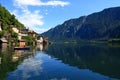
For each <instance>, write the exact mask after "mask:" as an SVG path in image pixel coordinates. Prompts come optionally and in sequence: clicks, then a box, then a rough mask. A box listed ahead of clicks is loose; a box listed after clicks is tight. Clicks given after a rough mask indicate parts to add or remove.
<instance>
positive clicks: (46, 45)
mask: <svg viewBox="0 0 120 80" xmlns="http://www.w3.org/2000/svg"><path fill="white" fill-rule="evenodd" d="M48 46H49V44H42V43H41V44H39V45H37V47H36V48H37V50H40V51H45V50H46V49H47V48H48Z"/></svg>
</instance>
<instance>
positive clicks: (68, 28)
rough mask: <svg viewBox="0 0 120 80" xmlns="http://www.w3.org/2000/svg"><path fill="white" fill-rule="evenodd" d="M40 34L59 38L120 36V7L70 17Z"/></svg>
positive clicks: (50, 37) (106, 37)
mask: <svg viewBox="0 0 120 80" xmlns="http://www.w3.org/2000/svg"><path fill="white" fill-rule="evenodd" d="M42 35H44V36H46V37H48V38H49V39H59V40H60V39H101V38H104V39H109V38H120V7H114V8H108V9H104V10H103V11H101V12H96V13H93V14H90V15H88V16H82V17H79V18H76V19H70V20H68V21H65V22H64V23H63V24H61V25H58V26H56V27H55V28H52V29H50V30H48V31H47V32H45V33H43V34H42Z"/></svg>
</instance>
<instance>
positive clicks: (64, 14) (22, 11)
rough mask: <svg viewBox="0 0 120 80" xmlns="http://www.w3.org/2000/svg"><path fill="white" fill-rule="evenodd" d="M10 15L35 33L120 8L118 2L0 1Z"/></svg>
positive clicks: (95, 0)
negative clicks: (106, 9) (75, 19)
mask: <svg viewBox="0 0 120 80" xmlns="http://www.w3.org/2000/svg"><path fill="white" fill-rule="evenodd" d="M0 4H1V5H2V6H4V7H5V8H6V9H7V10H9V12H10V13H11V14H14V15H15V16H16V18H17V19H18V20H19V21H20V22H21V23H23V24H24V25H25V27H26V28H29V29H30V30H34V31H35V32H37V33H43V32H45V31H47V30H49V29H50V28H54V27H55V26H57V25H59V24H62V23H63V22H64V21H66V20H69V19H73V18H78V17H80V16H85V15H89V14H92V13H94V12H99V11H102V10H103V9H105V8H110V7H118V6H120V0H0Z"/></svg>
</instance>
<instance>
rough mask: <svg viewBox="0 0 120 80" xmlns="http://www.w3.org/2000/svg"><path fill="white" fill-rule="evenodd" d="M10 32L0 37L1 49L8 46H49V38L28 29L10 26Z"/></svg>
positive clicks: (1, 28) (0, 28) (0, 23)
mask: <svg viewBox="0 0 120 80" xmlns="http://www.w3.org/2000/svg"><path fill="white" fill-rule="evenodd" d="M2 31H3V26H2V22H1V21H0V33H2ZM8 31H11V33H10V32H5V33H4V34H3V35H2V36H0V47H7V46H14V47H15V46H17V47H25V46H37V45H40V44H49V43H50V42H49V41H48V39H47V38H45V37H44V36H42V35H39V34H38V33H36V32H35V31H33V30H29V29H27V28H25V27H24V28H20V27H18V26H16V25H9V30H8Z"/></svg>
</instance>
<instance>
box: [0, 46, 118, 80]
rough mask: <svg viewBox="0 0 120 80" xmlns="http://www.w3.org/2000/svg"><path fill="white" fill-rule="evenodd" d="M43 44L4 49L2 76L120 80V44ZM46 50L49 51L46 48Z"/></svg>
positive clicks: (38, 79) (10, 79)
mask: <svg viewBox="0 0 120 80" xmlns="http://www.w3.org/2000/svg"><path fill="white" fill-rule="evenodd" d="M47 47H48V45H42V44H41V45H39V46H37V47H36V49H32V50H30V51H21V50H16V51H14V50H13V49H11V48H10V49H9V48H7V49H6V51H3V50H0V51H1V52H0V58H1V64H0V80H118V79H120V76H119V74H120V70H119V67H120V58H119V56H120V54H119V52H120V47H118V46H117V47H115V46H114V47H113V46H111V45H110V46H108V45H107V44H104V45H103V44H52V45H50V46H49V48H48V49H47ZM44 50H45V51H44Z"/></svg>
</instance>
